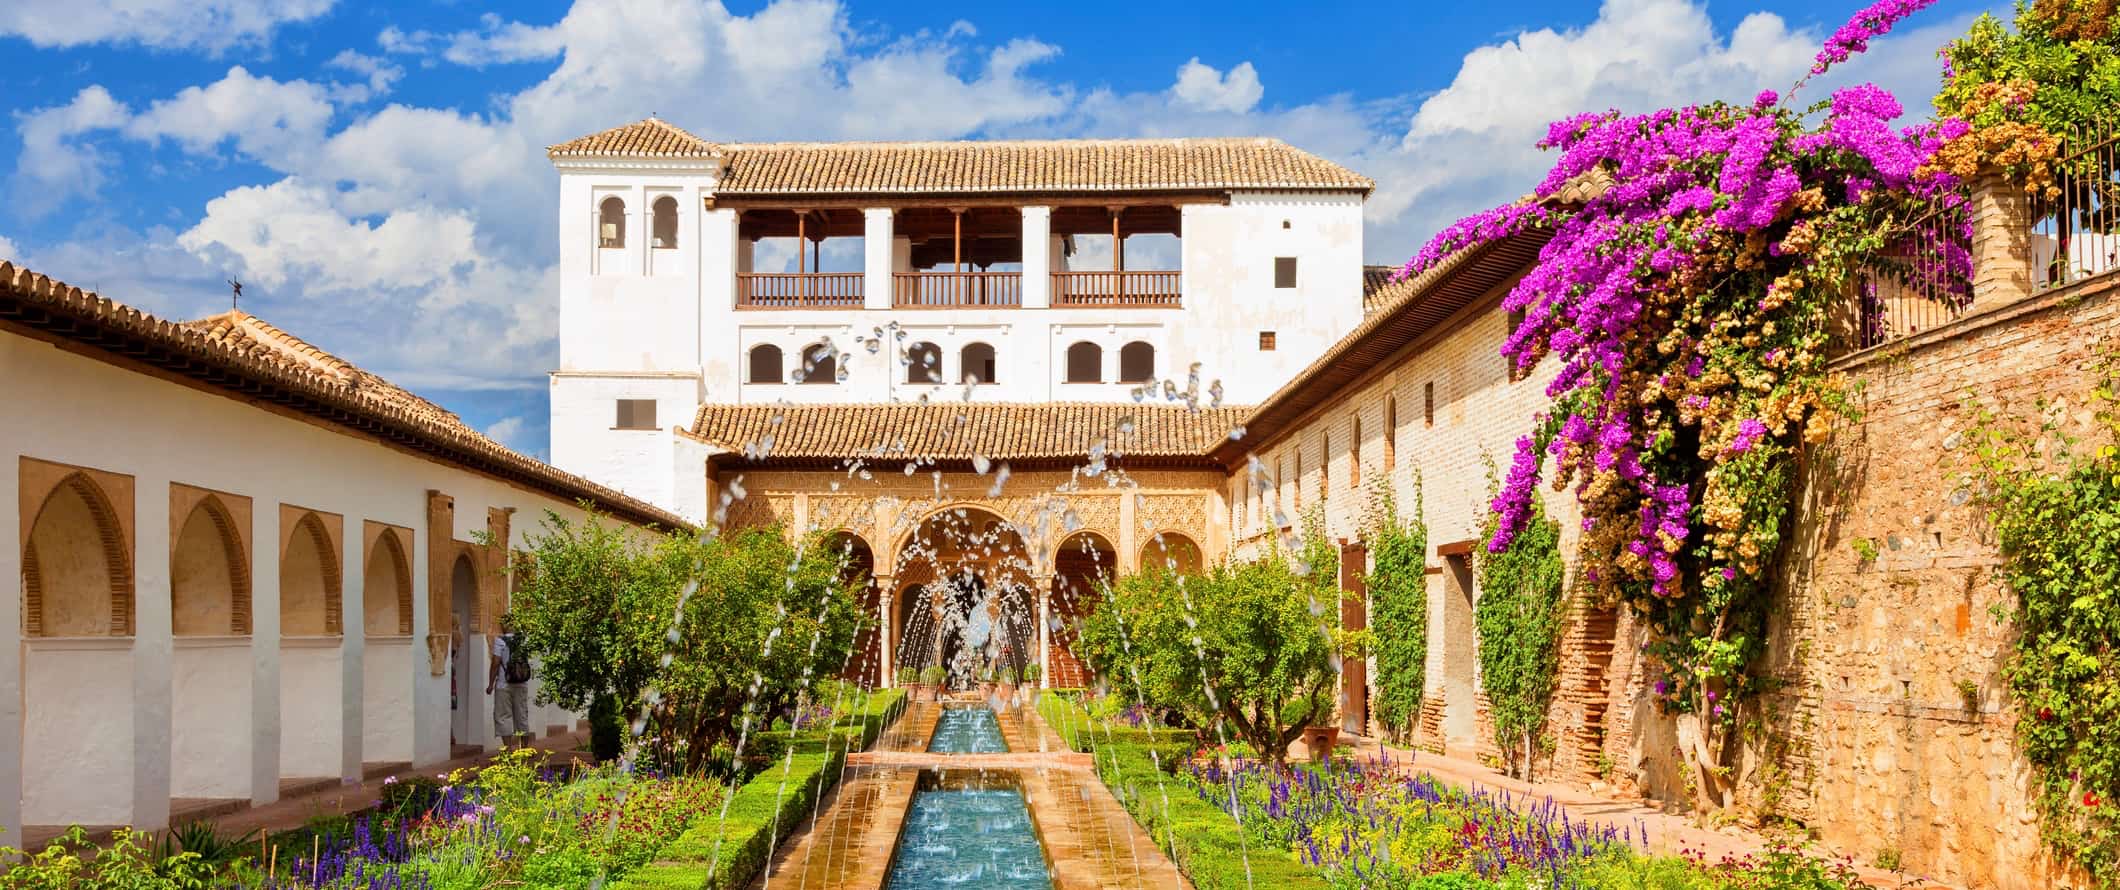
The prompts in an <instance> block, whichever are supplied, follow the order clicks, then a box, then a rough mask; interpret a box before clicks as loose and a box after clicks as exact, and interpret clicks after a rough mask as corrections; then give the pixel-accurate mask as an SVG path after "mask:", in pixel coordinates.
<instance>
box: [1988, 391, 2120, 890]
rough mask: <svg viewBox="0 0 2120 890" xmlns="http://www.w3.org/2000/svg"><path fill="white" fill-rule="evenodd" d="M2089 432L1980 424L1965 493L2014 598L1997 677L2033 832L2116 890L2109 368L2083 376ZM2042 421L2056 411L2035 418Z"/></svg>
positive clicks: (2119, 836)
mask: <svg viewBox="0 0 2120 890" xmlns="http://www.w3.org/2000/svg"><path fill="white" fill-rule="evenodd" d="M2096 373H2097V375H2098V381H2097V385H2096V386H2095V387H2094V388H2093V391H2092V392H2093V395H2092V400H2093V402H2094V403H2095V405H2096V406H2097V410H2096V411H2095V412H2094V417H2095V418H2096V420H2095V422H2094V424H2093V426H2094V430H2093V432H2092V433H2091V434H2090V435H2089V436H2088V437H2085V438H2088V440H2089V441H2084V439H2082V438H2077V437H2073V436H2071V435H2070V434H2069V432H2068V431H2067V430H2066V429H2064V428H2063V427H2062V426H2061V425H2060V424H2059V423H2058V422H2057V421H2055V420H2047V421H2044V422H2037V423H2035V422H2031V421H2024V420H2017V419H2009V418H1998V417H1996V416H1995V415H1994V414H1992V413H1985V414H1983V415H1981V418H1980V419H1981V424H1980V426H1979V427H1978V433H1979V435H1978V438H1977V440H1976V441H1978V442H1979V445H1980V447H1979V448H1978V450H1977V451H1976V452H1975V454H1976V460H1977V461H1978V462H1979V475H1980V477H1981V480H1980V481H1983V482H1984V483H1985V484H1984V485H1980V486H1978V487H1981V488H1984V489H1985V490H1986V492H1987V493H1986V497H1985V500H1986V503H1987V506H1988V509H1989V515H1990V519H1991V521H1992V522H1993V523H1994V529H1995V534H1996V538H1997V541H1998V543H1999V544H2000V545H2001V547H2002V556H2003V563H2002V571H2003V577H2004V578H2005V579H2006V580H2007V581H2008V582H2009V585H2010V588H2011V589H2012V590H2014V591H2015V592H2016V594H2017V605H2016V610H2015V612H2014V613H2013V614H2012V615H2011V616H2010V618H2011V620H2012V622H2013V623H2014V625H2015V627H2016V630H2017V632H2018V636H2017V642H2016V650H2015V651H2014V652H2013V653H2012V654H2011V656H2010V660H2009V663H2008V666H2007V667H2006V669H2005V671H2004V678H2005V680H2006V681H2007V682H2008V684H2009V689H2010V693H2011V695H2012V696H2013V697H2014V698H2015V699H2016V703H2017V726H2016V734H2017V747H2018V749H2019V750H2020V751H2022V752H2023V753H2024V756H2025V759H2026V760H2028V761H2030V762H2031V764H2032V766H2033V767H2034V768H2035V769H2036V770H2037V772H2038V786H2037V791H2038V797H2037V801H2036V805H2037V807H2038V810H2039V814H2040V817H2041V818H2040V820H2039V829H2040V835H2041V837H2042V838H2043V839H2044V840H2045V841H2046V843H2047V844H2048V846H2049V847H2050V848H2051V849H2053V850H2054V851H2056V852H2058V853H2061V854H2062V855H2064V856H2067V857H2069V858H2071V859H2073V860H2075V862H2076V863H2077V864H2079V865H2081V866H2082V867H2083V868H2084V869H2085V870H2086V871H2087V872H2089V873H2090V875H2091V878H2092V879H2093V880H2094V881H2095V882H2096V884H2097V886H2098V887H2100V888H2104V890H2114V888H2120V812H2116V811H2115V810H2114V798H2115V797H2116V796H2120V411H2116V410H2115V409H2116V403H2115V398H2116V397H2115V393H2116V392H2120V363H2116V361H2115V359H2114V357H2112V356H2108V357H2106V358H2105V359H2103V360H2102V361H2101V362H2099V363H2098V365H2097V366H2096ZM2041 409H2042V413H2045V414H2047V415H2048V416H2049V417H2062V416H2065V414H2066V412H2062V411H2058V410H2051V411H2050V410H2048V409H2049V406H2046V405H2042V406H2041Z"/></svg>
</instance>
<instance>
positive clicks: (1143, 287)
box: [1053, 271, 1182, 309]
mask: <svg viewBox="0 0 2120 890" xmlns="http://www.w3.org/2000/svg"><path fill="white" fill-rule="evenodd" d="M1181 295H1182V291H1181V290H1180V288H1179V281H1178V273H1177V272H1174V271H1151V272H1135V271H1119V272H1054V273H1053V305H1054V306H1094V307H1098V308H1109V309H1155V308H1169V309H1175V308H1177V307H1178V306H1179V305H1180V302H1181Z"/></svg>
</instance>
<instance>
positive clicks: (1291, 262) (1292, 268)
mask: <svg viewBox="0 0 2120 890" xmlns="http://www.w3.org/2000/svg"><path fill="white" fill-rule="evenodd" d="M1273 286H1274V287H1295V286H1296V258H1295V257H1292V256H1277V257H1274V258H1273Z"/></svg>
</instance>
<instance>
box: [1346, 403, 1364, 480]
mask: <svg viewBox="0 0 2120 890" xmlns="http://www.w3.org/2000/svg"><path fill="white" fill-rule="evenodd" d="M1347 487H1348V488H1361V487H1362V418H1360V417H1357V418H1355V419H1354V441H1352V442H1349V443H1347Z"/></svg>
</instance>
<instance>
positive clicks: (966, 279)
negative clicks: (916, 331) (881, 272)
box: [891, 272, 1023, 309]
mask: <svg viewBox="0 0 2120 890" xmlns="http://www.w3.org/2000/svg"><path fill="white" fill-rule="evenodd" d="M891 305H893V306H897V307H899V308H908V309H980V308H986V309H1016V308H1019V307H1021V306H1022V305H1023V275H1022V273H1020V272H894V273H892V274H891Z"/></svg>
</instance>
